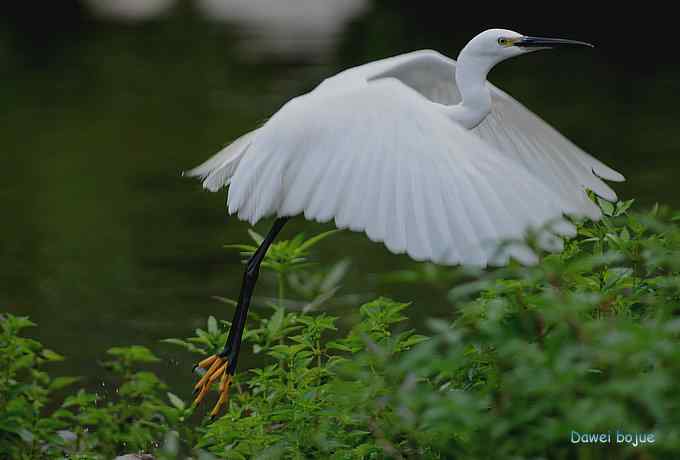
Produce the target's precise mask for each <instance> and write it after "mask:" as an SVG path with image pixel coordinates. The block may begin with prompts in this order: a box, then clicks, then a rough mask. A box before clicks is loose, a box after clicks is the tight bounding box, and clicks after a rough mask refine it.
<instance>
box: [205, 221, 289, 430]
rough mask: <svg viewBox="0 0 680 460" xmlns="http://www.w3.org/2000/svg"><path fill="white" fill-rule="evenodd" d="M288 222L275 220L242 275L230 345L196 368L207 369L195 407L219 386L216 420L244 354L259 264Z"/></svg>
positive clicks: (211, 415)
mask: <svg viewBox="0 0 680 460" xmlns="http://www.w3.org/2000/svg"><path fill="white" fill-rule="evenodd" d="M286 222H288V217H280V218H278V219H276V222H274V225H273V226H272V228H271V230H269V233H268V234H267V236H266V237H265V239H264V241H262V244H261V245H260V247H259V248H257V250H256V251H255V254H253V256H252V257H251V258H250V260H248V263H247V264H246V270H245V273H244V274H243V284H242V285H241V293H240V294H239V296H238V304H237V305H236V311H235V312H234V320H233V321H232V323H231V328H230V329H229V336H228V337H227V343H225V344H224V349H223V350H222V352H220V354H218V355H213V356H210V357H208V358H206V359H204V360H203V361H201V362H200V363H198V364H197V365H196V367H198V368H201V369H204V370H206V372H205V373H204V374H203V376H202V377H201V379H200V380H199V381H198V383H196V385H195V386H194V394H195V395H197V396H196V399H194V405H198V404H200V403H201V401H202V400H203V398H204V397H205V395H206V394H207V393H208V391H209V390H210V387H211V386H212V385H213V384H214V383H219V394H220V397H219V399H218V401H217V404H215V407H214V408H213V410H212V411H211V412H210V417H211V418H215V417H217V414H219V411H220V408H221V407H222V406H223V405H225V404H226V403H227V399H228V397H229V386H230V385H231V380H232V376H233V375H234V373H235V372H236V361H237V360H238V355H239V351H241V339H242V338H243V329H244V328H245V326H246V318H247V317H248V307H250V299H251V298H252V296H253V290H254V289H255V283H256V282H257V275H258V274H259V273H260V264H261V263H262V261H263V260H264V256H265V254H266V253H267V249H269V246H271V244H272V243H273V242H274V239H275V238H276V236H277V235H278V234H279V232H280V231H281V229H282V228H283V226H284V225H285V223H286Z"/></svg>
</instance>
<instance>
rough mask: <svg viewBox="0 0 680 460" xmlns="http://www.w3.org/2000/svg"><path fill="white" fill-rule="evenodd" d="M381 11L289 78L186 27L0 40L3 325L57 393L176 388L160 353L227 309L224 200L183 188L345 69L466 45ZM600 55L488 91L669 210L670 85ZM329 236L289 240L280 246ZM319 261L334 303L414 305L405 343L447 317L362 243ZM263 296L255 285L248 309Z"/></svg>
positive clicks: (394, 263)
mask: <svg viewBox="0 0 680 460" xmlns="http://www.w3.org/2000/svg"><path fill="white" fill-rule="evenodd" d="M380 5H381V4H379V5H378V7H377V8H375V9H374V10H373V11H371V12H369V13H367V14H366V15H364V16H360V17H359V18H357V19H356V20H355V21H354V22H353V23H352V24H351V25H350V26H349V27H348V28H347V29H346V30H345V32H344V33H343V35H341V36H340V40H339V41H338V43H337V44H336V46H334V47H331V48H329V50H328V51H327V52H325V53H323V54H321V55H315V56H313V57H296V58H290V57H285V56H280V55H279V56H265V57H262V56H259V57H257V56H253V55H252V54H251V53H249V52H248V44H247V42H245V43H244V41H243V40H242V39H240V38H242V37H239V34H238V33H237V32H235V31H233V30H231V29H229V28H227V27H221V26H216V25H208V24H206V23H204V22H202V21H200V20H198V19H196V18H194V17H193V16H192V15H181V14H177V15H176V16H175V17H172V18H171V19H169V20H167V21H162V22H158V23H153V24H150V25H144V26H137V27H134V26H120V25H110V24H109V25H106V24H99V23H94V24H93V23H89V22H88V23H86V24H85V25H80V26H78V27H76V28H75V29H73V30H72V29H69V34H67V35H66V36H65V37H64V36H59V37H57V36H55V37H47V38H46V37H44V36H39V37H37V38H36V37H33V36H31V35H30V33H31V32H30V31H29V32H25V31H23V30H19V31H17V30H15V29H14V28H13V27H9V26H7V25H4V26H2V27H4V28H3V29H0V63H1V64H2V65H1V70H0V81H1V82H2V84H1V85H0V103H1V104H2V109H1V112H0V116H1V120H0V166H1V170H2V181H1V182H0V205H1V206H2V215H3V219H2V223H1V225H0V263H1V264H2V265H1V266H0V311H3V310H9V311H10V312H13V313H16V314H22V315H30V316H31V318H32V319H33V320H34V321H36V322H37V323H39V325H40V327H39V328H38V329H35V330H34V332H33V333H34V335H35V336H37V337H38V338H39V339H40V340H42V341H43V342H45V343H46V344H47V345H48V346H50V347H52V348H54V349H56V350H58V351H59V352H61V353H63V354H65V355H67V357H68V358H69V359H68V361H67V362H66V363H64V364H63V365H61V367H60V371H63V372H65V373H69V374H76V375H85V376H88V377H89V378H90V382H96V381H98V379H99V378H100V377H98V376H97V373H98V372H100V371H99V370H98V366H97V365H96V361H97V360H101V359H102V358H103V357H104V354H103V353H104V350H106V349H107V348H109V347H111V346H120V345H129V344H133V343H135V344H142V345H147V346H149V347H152V348H153V349H154V351H156V352H157V353H158V354H159V355H161V356H162V357H163V358H164V360H163V363H162V364H161V365H159V371H160V372H161V374H162V376H163V377H164V378H166V379H167V380H169V381H171V382H172V383H173V384H174V385H180V384H188V382H189V380H190V379H191V376H190V374H189V369H190V367H191V362H190V359H189V358H188V357H187V356H186V355H185V354H183V353H180V352H178V351H177V350H175V349H174V348H173V347H171V346H166V345H161V344H159V343H158V341H159V340H160V339H162V338H166V337H176V336H178V337H183V336H186V335H189V334H190V333H191V331H192V330H193V328H194V327H197V326H200V325H201V324H202V322H203V321H204V319H205V318H206V317H207V316H208V315H209V314H215V315H216V316H218V317H223V318H228V317H230V316H231V311H230V309H227V308H225V307H224V306H222V305H221V304H219V303H216V302H215V301H213V300H211V299H210V296H212V295H222V296H226V297H235V296H236V295H237V292H238V287H239V284H240V278H241V265H240V261H239V256H238V254H236V253H235V252H233V251H227V250H224V249H223V248H222V245H223V244H225V243H236V242H244V241H246V239H247V234H246V229H247V228H248V227H247V225H245V224H243V223H241V222H238V221H237V220H235V219H233V218H229V217H227V216H226V212H225V207H224V203H225V193H219V194H210V193H208V192H205V191H203V190H202V189H201V187H200V185H199V184H198V183H196V182H193V181H190V180H187V179H183V178H181V177H180V171H181V170H183V169H186V168H188V167H191V166H194V165H196V164H198V163H199V162H201V161H202V160H204V159H206V158H207V157H209V156H210V155H211V154H212V153H214V152H215V151H217V150H218V149H219V148H220V146H221V145H222V144H225V143H227V142H228V141H230V140H232V139H234V138H236V137H238V136H239V135H240V134H242V133H244V132H245V131H247V130H250V129H251V128H253V127H254V126H257V125H258V124H259V123H261V122H262V121H263V120H264V119H265V118H266V117H267V116H268V115H270V114H271V113H272V112H274V111H275V110H276V109H277V108H278V107H279V106H280V105H281V104H282V103H283V102H285V101H286V100H287V99H288V98H290V97H293V96H295V95H297V94H299V93H301V92H305V91H307V90H309V89H311V88H312V87H313V86H314V84H316V82H318V81H319V80H320V79H322V78H324V77H326V76H329V75H332V74H333V73H335V72H337V71H338V70H340V69H342V68H345V67H348V66H352V65H357V64H360V63H363V62H366V61H369V60H373V59H377V58H380V57H384V56H388V55H391V54H397V53H400V52H406V51H411V50H413V49H418V48H423V47H433V48H438V49H439V50H441V51H442V52H445V53H447V54H449V55H452V56H455V54H456V53H457V50H458V49H459V47H460V45H461V44H463V43H464V41H465V40H466V39H467V38H469V36H470V34H468V33H462V32H460V33H458V34H455V35H450V34H444V33H441V34H440V33H434V32H429V33H426V32H423V31H422V29H421V28H419V27H420V26H419V25H417V24H416V23H415V22H414V23H411V22H409V21H421V20H423V19H422V18H409V16H408V15H407V14H405V13H404V14H401V15H400V14H399V11H394V10H393V9H390V8H385V7H381V6H380ZM418 24H420V23H418ZM434 24H436V21H435V22H434ZM414 28H415V30H418V31H420V32H419V33H417V34H412V33H411V32H412V31H413V30H414ZM479 28H483V26H480V27H477V29H479ZM430 30H431V29H430ZM25 34H29V35H25ZM33 38H35V40H36V41H35V43H34V42H33ZM574 38H584V39H587V38H588V37H579V36H575V37H574ZM606 51H607V50H606V49H605V50H604V51H602V52H599V53H598V52H597V51H595V52H592V53H588V52H586V53H575V52H569V53H564V54H560V55H556V54H552V55H551V54H549V53H545V54H540V55H536V56H531V57H525V58H522V59H518V60H517V61H515V62H508V63H506V64H503V65H502V66H500V67H499V68H498V69H496V70H494V71H493V73H492V75H491V79H492V80H493V81H494V82H496V83H498V84H499V85H500V86H501V87H503V88H505V89H506V90H508V91H509V92H511V94H513V95H515V96H516V97H518V98H519V99H520V100H522V101H523V102H525V103H526V104H527V105H528V106H529V107H531V108H532V109H534V110H535V111H537V112H538V113H540V114H541V115H542V116H544V117H545V118H546V119H547V120H549V121H550V122H552V123H553V124H554V125H556V126H557V127H558V128H560V129H561V130H562V131H563V132H565V133H566V134H568V135H569V136H570V137H571V138H573V139H574V140H575V141H576V142H577V143H579V144H580V145H582V146H584V147H586V148H587V149H588V150H590V151H591V152H594V153H595V154H596V156H598V157H599V158H600V159H602V160H603V161H605V162H606V163H608V164H610V165H611V166H613V167H614V168H615V169H617V170H619V171H621V172H622V173H623V174H624V175H626V177H627V178H628V182H626V183H625V184H620V185H616V189H617V191H618V192H619V194H620V196H621V197H623V198H631V197H634V198H636V199H638V201H639V202H640V203H641V204H642V205H649V204H652V203H654V202H655V201H659V202H663V203H668V204H672V205H675V206H679V205H680V197H679V195H678V193H677V191H678V189H679V186H678V183H677V176H678V175H677V171H678V165H679V161H678V155H677V153H676V152H677V151H678V148H679V147H680V137H679V136H677V135H676V131H677V127H676V124H677V123H676V121H675V119H674V117H673V116H670V114H669V113H668V112H667V109H665V107H666V101H667V99H668V97H669V95H670V94H674V93H676V92H677V90H678V86H679V84H678V83H677V82H678V81H680V79H678V78H677V77H678V72H677V70H674V69H673V68H665V69H661V70H659V71H658V72H656V73H654V74H646V75H645V74H643V75H639V74H636V73H633V72H632V71H631V69H629V68H625V67H622V66H621V63H620V62H619V61H617V60H616V58H615V57H612V56H610V55H607V52H606ZM267 226H268V222H265V223H263V224H260V225H259V226H258V229H259V230H260V231H262V232H264V231H266V228H267ZM326 228H328V227H325V226H320V225H316V224H306V223H304V222H302V221H298V222H295V223H294V224H292V225H290V228H287V229H286V231H285V232H284V237H285V235H292V234H294V233H295V231H297V230H302V229H304V230H305V231H307V232H310V233H313V232H318V231H321V230H323V229H326ZM316 254H317V257H318V260H319V261H320V262H321V263H326V262H330V261H335V260H339V259H340V258H345V257H349V258H350V259H351V260H352V263H353V269H352V271H351V273H350V275H349V277H348V279H347V281H346V283H345V284H344V288H343V291H342V292H343V293H359V294H362V295H365V296H366V297H371V296H372V295H378V294H381V295H389V296H392V297H395V298H398V299H400V300H414V301H415V305H414V307H413V308H414V311H417V313H418V314H417V315H414V316H417V317H418V318H420V319H419V320H417V321H416V320H414V322H413V323H414V325H415V326H420V325H422V319H424V318H426V317H427V316H432V315H439V316H442V315H452V314H453V307H452V306H451V305H448V304H447V303H446V301H445V297H444V293H445V289H439V290H437V289H432V287H430V286H401V287H397V286H393V285H382V284H380V283H378V282H376V280H375V277H374V276H372V275H373V274H376V273H381V272H385V271H389V270H398V269H403V268H405V267H409V266H412V263H411V262H410V261H409V260H408V259H407V258H405V257H398V256H394V255H391V254H390V253H388V252H387V251H386V250H385V249H384V248H383V247H382V246H381V245H377V244H374V243H371V242H370V241H368V239H367V238H365V237H364V236H363V235H361V234H353V233H349V232H343V233H341V234H339V235H336V236H334V237H333V238H332V239H330V240H327V241H326V242H324V243H323V244H321V245H320V246H319V247H318V249H317V251H316ZM273 289H274V283H273V280H272V279H268V278H267V277H265V278H264V279H263V280H262V281H261V283H260V285H259V286H258V294H259V295H260V296H265V295H270V294H272V293H273ZM260 307H261V306H260ZM255 308H258V305H256V306H255ZM334 313H335V314H341V315H346V316H348V317H351V316H352V315H354V314H355V312H354V311H349V310H347V311H335V312H334ZM246 366H247V359H246V360H244V361H243V362H242V367H246ZM181 388H183V387H182V386H179V387H178V389H177V391H178V392H181Z"/></svg>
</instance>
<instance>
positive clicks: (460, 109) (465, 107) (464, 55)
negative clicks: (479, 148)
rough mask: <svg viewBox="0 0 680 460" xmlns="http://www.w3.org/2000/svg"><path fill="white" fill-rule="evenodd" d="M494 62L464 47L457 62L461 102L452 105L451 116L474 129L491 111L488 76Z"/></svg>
mask: <svg viewBox="0 0 680 460" xmlns="http://www.w3.org/2000/svg"><path fill="white" fill-rule="evenodd" d="M493 64H494V63H491V62H489V61H488V59H484V58H483V57H480V56H478V55H476V54H474V53H470V52H467V50H466V48H463V51H461V53H460V55H459V56H458V61H457V62H456V84H457V85H458V90H459V91H460V95H461V102H460V104H458V105H454V106H452V107H450V110H449V116H450V117H451V118H452V119H454V120H455V121H456V122H458V123H460V124H461V125H463V126H464V127H465V128H467V129H473V128H474V127H476V126H477V125H478V124H480V123H481V122H482V121H483V120H484V118H486V116H487V115H488V114H489V113H490V112H491V92H490V91H489V86H488V85H487V83H486V76H487V75H488V73H489V71H490V70H491V68H492V67H493Z"/></svg>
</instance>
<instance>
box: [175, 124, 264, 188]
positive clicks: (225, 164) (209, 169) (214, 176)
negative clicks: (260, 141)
mask: <svg viewBox="0 0 680 460" xmlns="http://www.w3.org/2000/svg"><path fill="white" fill-rule="evenodd" d="M256 132H257V130H255V131H251V132H249V133H247V134H244V135H243V136H241V137H239V138H238V139H236V140H235V141H234V142H232V143H231V144H229V145H228V146H226V147H225V148H223V149H222V150H220V151H219V152H218V153H216V154H215V155H214V156H212V157H211V158H210V159H209V160H207V161H206V162H204V163H202V164H200V165H198V166H196V167H195V168H193V169H190V170H189V171H184V172H183V173H182V175H183V176H188V177H198V178H199V179H201V180H203V187H204V188H206V189H208V190H210V191H211V192H216V191H218V190H219V189H220V188H222V187H225V186H227V185H229V182H230V181H231V177H232V176H233V175H234V173H235V172H236V168H237V166H238V164H239V162H240V161H241V158H242V157H243V154H244V153H245V152H246V150H248V146H250V143H251V142H252V140H253V137H254V135H255V133H256Z"/></svg>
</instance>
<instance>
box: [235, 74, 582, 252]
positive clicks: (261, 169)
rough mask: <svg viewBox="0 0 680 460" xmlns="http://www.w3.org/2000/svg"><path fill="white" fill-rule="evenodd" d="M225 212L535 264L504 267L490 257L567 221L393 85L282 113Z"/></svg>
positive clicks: (487, 153) (543, 193) (517, 170)
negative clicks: (299, 218) (508, 243)
mask: <svg viewBox="0 0 680 460" xmlns="http://www.w3.org/2000/svg"><path fill="white" fill-rule="evenodd" d="M357 113H361V117H357V116H356V114H357ZM517 183H519V184H521V186H517V185H516V184H517ZM518 200H519V201H521V203H520V202H518ZM228 206H229V212H230V213H237V214H238V215H239V217H240V218H241V219H243V220H247V221H249V222H253V223H254V222H257V221H258V220H259V219H261V218H263V217H266V216H270V215H277V216H286V215H295V214H299V213H304V214H305V216H306V217H307V218H308V219H313V220H318V221H328V220H330V219H335V222H336V225H337V226H338V227H340V228H349V229H352V230H356V231H365V232H366V233H367V234H368V236H369V238H371V239H372V240H375V241H383V242H385V244H386V246H387V247H388V248H389V249H390V250H391V251H393V252H397V253H400V252H406V253H408V254H409V255H410V256H411V257H413V258H414V259H417V260H432V261H435V262H440V263H448V264H456V263H475V264H478V265H485V264H487V263H490V262H492V263H502V262H504V261H506V260H507V258H508V257H509V256H514V257H516V258H518V259H519V260H521V261H524V262H532V261H533V260H534V258H535V256H534V255H533V254H532V253H530V252H528V251H527V250H526V249H516V248H515V249H512V250H508V251H506V252H505V253H503V254H501V256H498V255H497V253H496V252H495V246H496V245H497V244H498V243H499V241H500V240H502V239H506V238H510V239H516V238H521V237H522V236H523V235H524V233H525V231H526V230H527V229H528V228H529V227H530V226H532V225H540V224H542V223H544V222H546V221H548V220H550V219H560V218H561V216H562V212H563V211H569V210H571V208H570V205H569V203H568V202H567V201H565V200H564V199H562V198H561V197H560V196H559V194H556V193H554V192H553V191H552V190H550V189H549V188H548V187H547V186H545V185H544V184H543V183H541V182H540V181H538V180H537V179H536V178H534V177H533V176H532V175H531V173H529V172H528V171H527V170H526V169H525V168H524V167H522V166H521V165H517V164H514V163H513V161H511V160H509V159H508V158H506V157H504V156H503V155H501V154H500V153H499V152H497V151H496V150H495V149H494V148H492V147H490V146H489V145H488V144H486V143H485V142H483V141H481V140H480V139H479V138H478V137H477V136H475V135H473V134H472V133H470V132H469V131H467V130H465V129H463V128H462V127H460V126H459V125H457V124H455V123H453V122H451V121H450V120H449V119H448V118H447V117H446V116H445V115H443V114H442V113H441V111H440V110H438V109H437V108H436V107H435V106H434V105H433V104H431V103H430V102H428V101H427V100H426V99H425V98H423V97H422V96H421V95H420V94H418V93H417V92H415V91H413V90H411V89H410V88H408V87H406V86H405V85H403V84H401V83H400V82H398V81H395V80H393V79H380V80H377V81H374V82H371V83H370V84H367V85H364V86H362V87H357V88H353V89H351V90H348V91H345V92H343V93H333V94H326V95H323V96H322V95H309V96H305V97H302V98H298V99H296V100H293V101H292V102H291V103H289V104H287V105H286V106H284V107H283V108H282V109H281V110H280V111H279V112H278V113H277V114H276V115H274V116H273V117H272V118H271V119H270V120H269V121H268V122H267V123H266V124H265V125H264V126H263V127H262V128H260V130H259V132H258V135H257V136H256V137H255V138H254V139H253V140H252V142H251V143H250V146H249V148H248V150H247V152H246V154H245V155H244V156H243V158H242V159H241V160H240V162H239V164H238V167H237V168H236V170H235V172H234V174H233V176H232V177H231V185H230V189H229V197H228Z"/></svg>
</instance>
